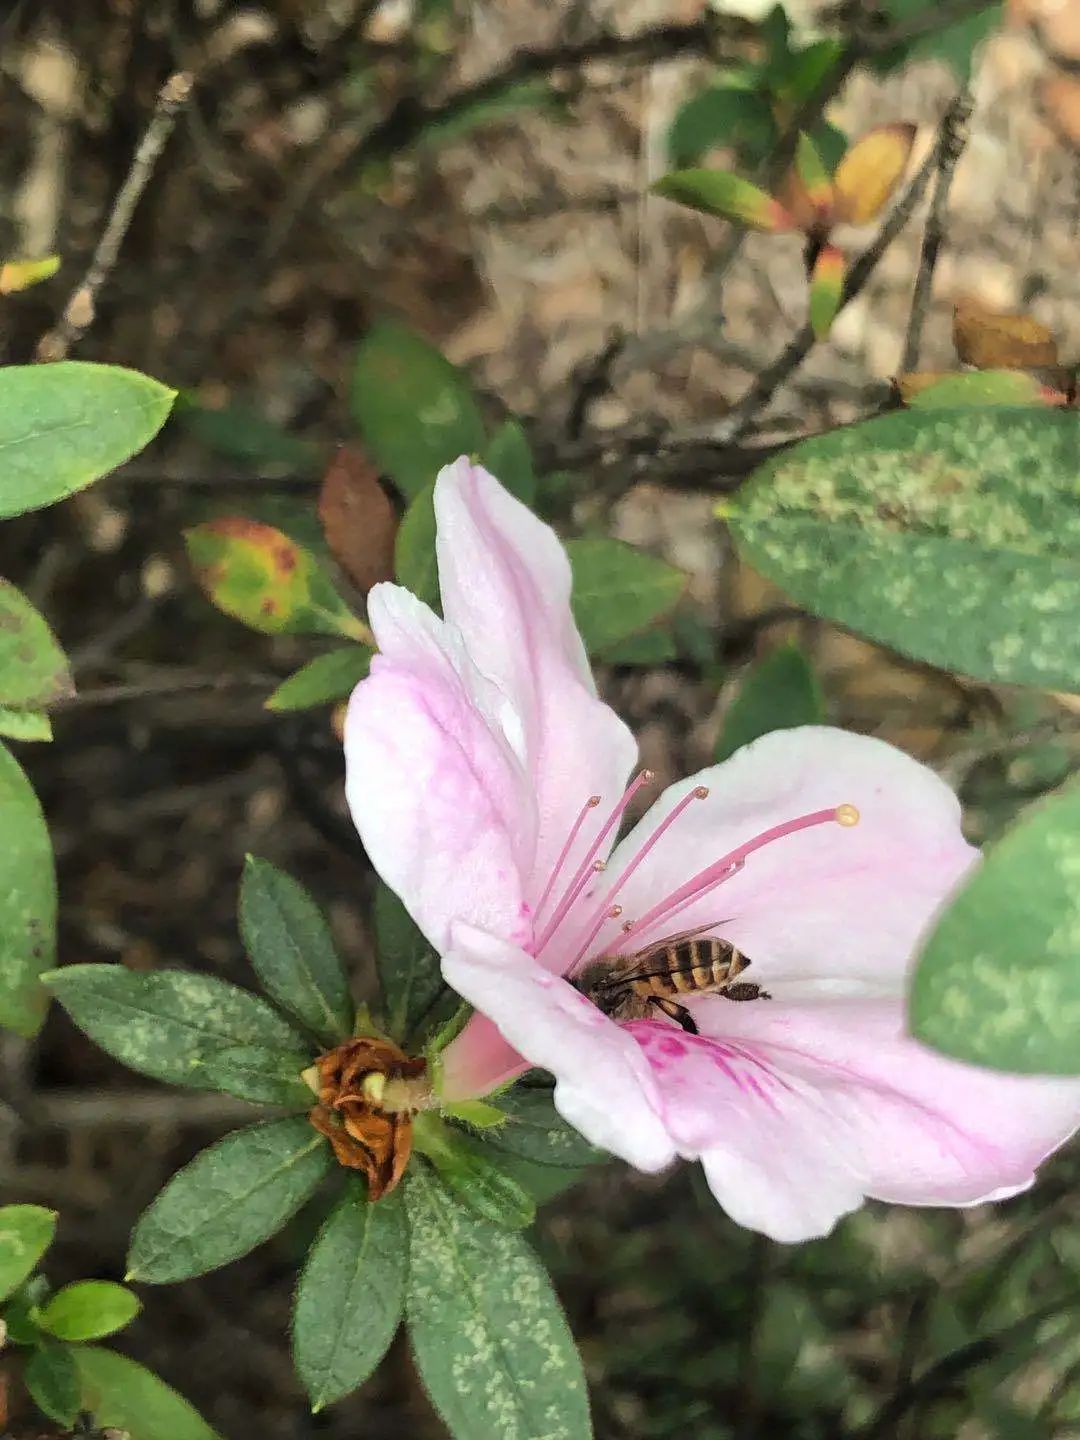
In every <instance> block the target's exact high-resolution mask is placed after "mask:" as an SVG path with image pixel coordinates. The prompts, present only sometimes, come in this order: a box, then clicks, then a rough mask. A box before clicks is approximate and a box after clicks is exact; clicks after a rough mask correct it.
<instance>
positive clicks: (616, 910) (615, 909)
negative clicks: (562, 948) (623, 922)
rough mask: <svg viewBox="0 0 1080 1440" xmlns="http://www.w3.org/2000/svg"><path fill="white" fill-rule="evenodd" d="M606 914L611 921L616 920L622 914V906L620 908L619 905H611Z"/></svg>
mask: <svg viewBox="0 0 1080 1440" xmlns="http://www.w3.org/2000/svg"><path fill="white" fill-rule="evenodd" d="M607 913H608V916H609V918H610V919H612V920H617V919H618V918H619V916H620V915H621V914H622V906H621V905H612V907H611V909H610V910H609V911H608V912H607Z"/></svg>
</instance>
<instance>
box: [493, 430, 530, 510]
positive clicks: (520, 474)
mask: <svg viewBox="0 0 1080 1440" xmlns="http://www.w3.org/2000/svg"><path fill="white" fill-rule="evenodd" d="M484 465H485V466H486V468H487V469H488V470H490V471H491V473H492V475H494V476H495V477H496V479H498V480H500V481H501V482H502V484H503V485H505V487H506V488H507V490H509V491H510V493H511V495H516V496H517V498H518V499H519V500H522V501H524V502H525V504H526V505H531V504H532V503H533V501H534V500H535V499H536V471H535V470H534V469H533V458H532V451H531V450H530V449H529V441H528V439H527V438H526V435H525V431H524V430H523V429H522V428H521V425H520V424H519V423H518V421H517V420H506V421H504V422H503V424H502V425H500V426H499V428H498V430H496V431H495V434H494V435H493V436H492V437H491V439H490V441H489V442H488V447H487V450H486V451H485V453H484Z"/></svg>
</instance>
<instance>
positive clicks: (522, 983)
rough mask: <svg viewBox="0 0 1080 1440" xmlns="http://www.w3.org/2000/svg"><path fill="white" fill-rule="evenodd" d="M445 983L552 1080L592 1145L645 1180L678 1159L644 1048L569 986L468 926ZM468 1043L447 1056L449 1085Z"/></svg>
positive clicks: (459, 931)
mask: <svg viewBox="0 0 1080 1440" xmlns="http://www.w3.org/2000/svg"><path fill="white" fill-rule="evenodd" d="M443 975H444V977H445V979H446V982H447V984H448V985H451V986H453V988H454V989H455V990H456V991H458V993H459V994H460V995H463V996H464V997H465V999H466V1000H468V1001H469V1003H470V1004H472V1005H475V1006H476V1008H477V1009H478V1010H480V1011H481V1012H482V1013H483V1014H484V1015H486V1016H487V1017H488V1018H489V1019H490V1020H492V1021H493V1022H494V1024H495V1025H496V1026H497V1027H498V1029H499V1031H500V1033H501V1034H502V1036H503V1038H504V1039H505V1040H506V1041H507V1042H508V1043H509V1045H510V1046H511V1047H512V1048H513V1049H514V1050H516V1051H517V1052H518V1053H519V1054H520V1055H522V1056H524V1057H525V1059H526V1060H528V1061H529V1063H530V1064H532V1065H537V1066H540V1067H541V1068H542V1069H544V1070H550V1071H551V1073H552V1074H553V1075H554V1076H555V1094H554V1100H555V1106H556V1108H557V1109H558V1111H559V1113H560V1114H561V1115H562V1116H563V1118H564V1119H565V1120H566V1121H568V1122H569V1124H571V1125H573V1126H574V1128H575V1129H576V1130H580V1131H581V1133H582V1134H583V1135H584V1136H585V1138H586V1139H587V1140H591V1141H592V1143H593V1144H594V1145H599V1146H601V1147H602V1148H603V1149H605V1150H610V1151H611V1152H612V1154H614V1155H619V1156H621V1157H622V1158H623V1159H624V1160H628V1161H629V1162H630V1163H631V1164H632V1165H636V1166H637V1168H638V1169H639V1170H649V1171H655V1170H660V1169H662V1168H663V1167H664V1166H665V1165H667V1164H669V1163H670V1161H672V1160H673V1159H674V1158H675V1147H674V1146H673V1145H672V1143H671V1141H670V1139H669V1138H668V1135H667V1132H666V1130H665V1128H664V1125H663V1123H662V1122H661V1120H660V1116H659V1113H658V1111H659V1104H660V1099H659V1092H658V1090H657V1088H656V1084H655V1082H654V1080H653V1077H652V1072H651V1070H650V1068H649V1066H648V1064H647V1063H646V1061H645V1058H644V1056H643V1055H642V1052H641V1049H640V1047H639V1045H638V1044H637V1043H636V1041H635V1040H634V1038H633V1036H632V1035H630V1034H629V1032H628V1031H627V1030H625V1029H623V1028H622V1027H621V1026H619V1025H616V1024H615V1022H614V1021H613V1020H609V1019H608V1018H607V1016H606V1015H602V1014H601V1013H600V1011H599V1010H598V1009H597V1008H596V1006H595V1005H593V1004H592V1002H591V1001H589V1000H586V999H585V997H584V995H581V994H579V993H578V991H577V990H575V989H574V988H573V986H571V985H568V984H567V983H566V981H565V980H562V979H560V978H559V977H558V976H556V975H552V974H550V973H549V972H548V971H547V970H545V969H544V968H543V967H542V966H541V965H538V964H537V962H536V961H535V960H534V959H533V958H532V956H531V955H528V954H526V953H525V951H524V950H519V949H518V948H517V946H515V945H508V944H506V943H505V942H503V941H501V940H497V939H496V938H495V937H494V936H492V935H489V934H486V933H485V932H484V931H482V930H478V929H477V928H476V927H475V926H472V925H468V924H458V925H455V926H454V929H453V936H452V949H451V951H450V953H449V954H447V955H446V956H445V957H444V958H443ZM464 1038H465V1037H464V1035H462V1036H460V1037H459V1039H458V1040H455V1041H454V1042H453V1044H451V1045H450V1046H448V1047H447V1050H446V1052H445V1054H444V1057H443V1063H444V1066H445V1067H446V1072H445V1073H446V1074H447V1075H455V1074H456V1072H457V1068H458V1057H457V1056H456V1055H453V1054H452V1053H451V1052H452V1051H453V1050H454V1047H455V1046H457V1045H459V1044H460V1042H461V1040H463V1039H464Z"/></svg>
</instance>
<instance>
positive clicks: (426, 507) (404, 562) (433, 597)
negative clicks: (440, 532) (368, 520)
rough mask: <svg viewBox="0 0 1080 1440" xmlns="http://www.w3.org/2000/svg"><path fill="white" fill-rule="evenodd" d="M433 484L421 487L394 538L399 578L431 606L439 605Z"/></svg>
mask: <svg viewBox="0 0 1080 1440" xmlns="http://www.w3.org/2000/svg"><path fill="white" fill-rule="evenodd" d="M434 493H435V486H434V484H432V485H429V486H428V487H427V489H426V490H421V492H420V494H419V495H417V497H416V499H415V500H413V501H412V503H411V504H410V505H409V508H408V509H407V510H406V511H405V514H404V516H403V517H402V521H401V524H400V525H399V526H398V532H397V537H396V539H395V541H394V570H395V572H396V573H397V578H398V582H399V583H400V584H402V585H404V586H405V588H406V589H407V590H411V591H412V593H413V594H414V595H415V596H416V598H417V599H418V600H423V601H424V603H425V604H427V605H430V606H431V607H432V609H434V610H437V609H438V608H439V567H438V563H437V562H436V559H435V506H434V503H433V500H434Z"/></svg>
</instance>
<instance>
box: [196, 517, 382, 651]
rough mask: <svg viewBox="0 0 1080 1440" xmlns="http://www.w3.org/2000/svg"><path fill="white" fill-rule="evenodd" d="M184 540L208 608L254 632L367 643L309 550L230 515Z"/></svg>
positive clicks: (365, 634) (254, 522) (260, 525)
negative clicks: (342, 637)
mask: <svg viewBox="0 0 1080 1440" xmlns="http://www.w3.org/2000/svg"><path fill="white" fill-rule="evenodd" d="M184 539H185V541H186V542H187V548H188V555H189V557H190V559H191V563H192V566H193V568H194V571H195V578H196V579H197V580H198V582H199V584H200V585H201V587H202V589H203V590H204V591H205V593H206V595H207V597H208V598H209V600H210V601H211V603H212V604H214V605H216V606H217V608H218V609H219V610H222V611H224V612H225V614H226V615H231V616H232V617H233V618H234V619H235V620H239V621H241V622H242V623H243V624H245V625H250V626H251V628H252V629H253V630H261V631H262V632H263V634H265V635H281V634H286V633H288V634H323V635H347V636H349V637H350V638H352V639H360V640H362V639H367V638H368V629H367V626H366V625H364V623H363V622H362V621H361V620H358V619H357V618H356V616H355V615H353V614H352V613H351V612H350V611H349V609H348V608H347V606H346V605H345V602H344V601H343V600H342V599H341V597H340V596H339V595H338V593H337V591H336V590H335V589H334V587H333V585H332V584H331V582H330V579H329V577H328V576H327V575H326V574H325V573H324V572H323V570H322V569H321V567H320V566H319V563H318V561H317V560H316V559H315V557H314V556H313V555H312V554H311V553H310V551H308V550H305V549H304V547H303V546H302V545H297V544H296V542H295V541H293V540H290V538H289V537H288V535H285V534H284V533H283V532H282V531H280V530H275V529H274V527H273V526H272V525H264V524H263V523H262V522H261V521H258V520H247V519H244V518H242V517H240V516H228V517H226V518H225V519H222V520H212V521H210V522H209V523H208V524H205V525H196V526H194V527H193V528H192V529H190V530H187V531H185V533H184Z"/></svg>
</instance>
